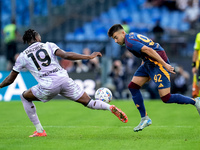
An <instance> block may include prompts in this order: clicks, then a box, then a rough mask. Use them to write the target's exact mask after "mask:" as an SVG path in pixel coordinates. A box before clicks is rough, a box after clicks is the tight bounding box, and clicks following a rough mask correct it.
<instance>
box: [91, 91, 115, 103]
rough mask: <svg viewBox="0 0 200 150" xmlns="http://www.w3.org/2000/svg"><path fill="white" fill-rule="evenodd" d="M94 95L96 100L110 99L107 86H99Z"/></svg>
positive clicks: (104, 100)
mask: <svg viewBox="0 0 200 150" xmlns="http://www.w3.org/2000/svg"><path fill="white" fill-rule="evenodd" d="M94 97H95V99H96V100H101V101H103V102H106V103H109V102H110V101H111V100H112V92H111V91H110V90H109V89H108V88H105V87H101V88H99V89H98V90H97V91H96V92H95V95H94Z"/></svg>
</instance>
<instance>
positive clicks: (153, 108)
mask: <svg viewBox="0 0 200 150" xmlns="http://www.w3.org/2000/svg"><path fill="white" fill-rule="evenodd" d="M110 104H114V105H116V106H117V107H118V108H121V109H122V110H123V111H124V112H125V113H126V114H127V116H128V119H129V121H128V123H122V122H121V121H119V120H118V118H117V117H115V116H114V115H113V114H112V113H110V112H109V111H103V110H91V109H88V108H85V107H84V106H82V105H81V104H78V103H75V102H72V101H64V100H52V101H50V102H47V103H41V102H35V105H36V107H37V113H38V116H39V118H40V121H41V123H42V125H43V127H44V129H45V130H46V132H47V137H34V138H29V137H28V136H29V135H30V134H32V132H33V131H35V127H34V125H33V124H32V123H31V122H30V120H29V119H28V117H27V115H26V113H25V111H24V109H23V106H22V104H21V102H20V101H15V102H0V150H46V149H48V150H189V149H191V150H199V149H200V116H199V114H198V112H197V110H196V108H195V107H194V106H192V105H177V104H164V103H162V101H161V100H149V101H145V105H146V109H147V112H148V115H149V116H150V118H151V119H152V125H151V126H149V127H147V128H145V129H144V130H143V131H141V132H133V128H134V127H135V126H137V125H138V123H139V122H140V116H139V112H138V111H137V109H136V107H135V106H134V103H133V102H132V101H131V100H124V101H122V100H118V101H117V100H113V101H112V102H111V103H110Z"/></svg>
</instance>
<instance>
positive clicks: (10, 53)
mask: <svg viewBox="0 0 200 150" xmlns="http://www.w3.org/2000/svg"><path fill="white" fill-rule="evenodd" d="M3 33H4V42H5V45H6V59H7V67H6V69H7V70H11V69H12V67H13V65H14V63H15V60H14V56H15V54H16V53H17V38H19V36H20V35H19V32H18V31H17V27H16V22H15V20H14V19H13V20H12V23H11V24H8V25H6V26H5V27H4V29H3Z"/></svg>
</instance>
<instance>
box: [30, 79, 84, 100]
mask: <svg viewBox="0 0 200 150" xmlns="http://www.w3.org/2000/svg"><path fill="white" fill-rule="evenodd" d="M57 82H60V84H59V85H57V86H55V87H52V88H51V89H49V88H48V89H47V88H45V87H42V86H41V85H40V84H37V85H35V86H33V87H32V88H31V91H32V93H33V95H34V96H35V97H36V98H38V99H39V100H40V101H42V102H47V101H49V100H51V99H53V98H54V97H55V96H57V95H58V94H60V95H62V96H64V97H66V98H67V99H70V100H74V101H76V100H78V99H79V98H80V97H81V96H82V95H83V93H84V90H83V89H82V88H80V86H79V85H78V84H77V83H75V82H74V81H73V80H72V79H71V78H65V80H62V81H57Z"/></svg>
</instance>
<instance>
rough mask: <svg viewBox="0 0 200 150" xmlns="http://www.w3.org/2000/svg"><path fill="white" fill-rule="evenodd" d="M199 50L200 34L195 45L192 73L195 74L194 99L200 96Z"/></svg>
mask: <svg viewBox="0 0 200 150" xmlns="http://www.w3.org/2000/svg"><path fill="white" fill-rule="evenodd" d="M199 50H200V32H199V33H198V34H197V35H196V39H195V44H194V52H193V57H192V73H193V87H192V96H193V97H197V96H199V88H198V85H200V68H199V67H200V66H199V60H200V53H199ZM197 71H198V72H197ZM197 75H198V77H197ZM197 80H198V83H199V84H198V83H197Z"/></svg>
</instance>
